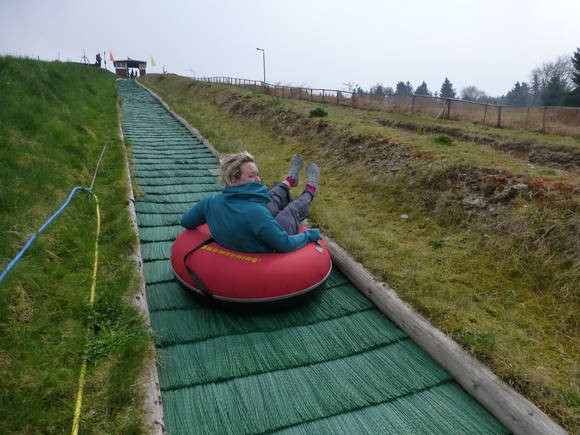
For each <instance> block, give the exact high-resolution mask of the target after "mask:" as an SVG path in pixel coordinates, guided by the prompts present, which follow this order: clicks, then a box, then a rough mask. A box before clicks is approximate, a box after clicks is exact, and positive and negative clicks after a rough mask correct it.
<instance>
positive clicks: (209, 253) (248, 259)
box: [171, 224, 332, 303]
mask: <svg viewBox="0 0 580 435" xmlns="http://www.w3.org/2000/svg"><path fill="white" fill-rule="evenodd" d="M305 229H306V228H304V227H303V228H302V229H301V231H304V230H305ZM171 266H172V268H173V273H174V274H175V276H176V277H177V279H178V280H179V281H180V282H181V284H182V285H184V286H185V287H187V288H189V289H190V290H193V291H194V292H197V293H199V294H202V295H205V296H207V297H209V298H211V299H215V300H218V301H226V302H242V303H248V302H249V303H262V302H275V301H281V300H286V299H289V298H293V297H296V296H299V295H304V294H305V293H308V292H310V291H312V290H315V289H317V288H319V287H320V286H322V285H323V284H324V283H325V281H326V279H327V278H328V276H329V275H330V272H331V270H332V261H331V259H330V253H329V252H328V249H327V247H326V245H325V244H324V241H322V240H319V241H318V242H316V243H314V242H312V243H308V244H307V245H306V246H304V247H303V248H301V249H298V250H297V251H292V252H287V253H274V254H254V253H247V252H238V251H232V250H231V249H227V248H224V247H222V246H220V245H218V244H217V243H216V242H214V241H213V240H211V235H210V232H209V228H208V226H207V224H205V225H201V226H199V227H197V228H195V229H193V230H184V231H182V232H181V233H180V234H179V235H178V236H177V238H176V240H175V242H174V243H173V246H172V248H171Z"/></svg>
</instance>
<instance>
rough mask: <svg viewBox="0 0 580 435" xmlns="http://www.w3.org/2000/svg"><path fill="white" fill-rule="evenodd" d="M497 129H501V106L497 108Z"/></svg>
mask: <svg viewBox="0 0 580 435" xmlns="http://www.w3.org/2000/svg"><path fill="white" fill-rule="evenodd" d="M497 128H501V106H498V107H497Z"/></svg>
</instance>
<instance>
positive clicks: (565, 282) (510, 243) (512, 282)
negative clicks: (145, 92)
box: [142, 75, 580, 431]
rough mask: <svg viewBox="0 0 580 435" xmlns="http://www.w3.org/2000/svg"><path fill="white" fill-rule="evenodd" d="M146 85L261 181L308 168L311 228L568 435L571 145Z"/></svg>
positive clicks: (573, 276) (572, 405)
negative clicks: (313, 194) (247, 158)
mask: <svg viewBox="0 0 580 435" xmlns="http://www.w3.org/2000/svg"><path fill="white" fill-rule="evenodd" d="M142 81H143V83H144V84H145V85H147V86H149V87H150V88H151V89H152V90H153V91H155V92H156V93H158V94H159V95H160V96H162V98H163V99H164V100H165V101H166V102H167V103H168V104H169V105H170V106H171V107H172V108H173V109H174V110H175V111H177V112H178V113H179V114H180V115H182V116H183V117H185V118H186V119H187V120H188V121H189V122H190V123H191V124H192V125H193V126H195V127H196V128H197V129H199V130H200V132H201V133H202V135H203V136H204V137H206V138H207V139H208V140H209V141H210V142H212V144H213V145H214V146H215V147H216V148H217V149H218V150H219V151H220V152H228V151H238V150H245V149H247V150H249V151H250V152H252V153H253V154H254V155H255V156H256V157H257V159H258V163H259V166H260V170H261V174H262V181H263V182H264V183H266V184H271V183H272V182H274V181H275V180H277V179H279V178H280V177H281V176H283V175H284V174H285V171H286V170H287V161H288V160H289V158H290V157H291V156H292V155H293V154H294V153H296V152H300V153H302V154H303V155H304V156H305V158H307V159H308V160H314V161H317V163H318V164H319V166H320V167H321V170H322V181H321V193H320V195H319V196H318V197H317V199H316V201H315V204H314V206H313V208H312V209H311V216H310V220H311V223H312V224H313V225H316V226H319V227H320V228H321V229H322V230H323V231H324V232H325V233H326V234H329V235H331V236H332V237H333V238H334V239H335V240H337V241H338V242H339V243H340V244H341V245H343V246H344V247H345V248H346V249H347V250H349V251H350V253H351V254H352V255H353V256H354V257H355V258H356V259H357V260H359V261H361V262H362V263H363V264H364V265H365V266H366V267H367V268H368V269H370V270H371V271H372V272H373V274H374V275H375V276H376V277H377V278H378V279H380V280H384V281H386V282H388V283H389V284H391V286H392V287H394V288H395V290H396V291H397V292H398V293H399V294H400V296H401V297H402V298H403V299H405V300H406V301H408V302H409V303H411V304H412V305H413V306H414V307H415V308H416V309H418V310H419V311H420V312H421V313H422V314H423V315H425V316H426V317H427V318H428V319H430V320H431V321H432V322H433V323H434V324H435V325H436V326H437V327H439V328H440V329H441V330H443V331H444V332H446V333H447V334H449V335H450V336H451V337H453V338H454V339H455V340H457V341H458V342H459V343H461V345H462V346H463V347H464V348H466V349H467V350H469V351H470V352H471V353H472V354H474V355H475V356H476V357H477V358H479V359H480V360H481V361H483V362H484V363H485V364H486V365H488V366H489V367H490V368H491V369H492V370H493V371H494V372H495V373H496V374H498V375H499V376H500V377H501V378H502V379H504V380H505V381H506V382H507V383H509V384H510V385H513V386H514V387H515V388H516V389H517V390H519V391H520V392H521V393H522V394H523V395H525V396H526V397H527V398H529V399H530V400H532V401H533V402H534V403H536V404H537V405H538V406H539V407H540V408H542V409H543V410H544V411H545V412H546V413H548V414H549V415H550V416H552V418H554V420H556V421H557V422H558V423H560V424H562V425H563V426H565V427H566V428H567V429H568V430H570V431H574V430H577V428H578V427H579V425H578V404H579V398H580V396H579V392H578V387H579V385H578V351H579V346H578V308H579V304H578V296H579V284H578V283H579V282H580V260H579V258H580V255H579V254H580V240H579V237H578V234H580V219H579V215H578V203H579V191H580V190H579V189H580V183H579V179H578V155H579V151H580V142H579V141H578V139H574V138H570V137H563V136H547V135H546V136H544V135H539V134H532V133H525V132H521V131H509V130H497V129H493V128H490V127H481V126H479V127H478V126H475V125H471V124H461V123H457V122H453V121H445V120H437V121H435V120H432V119H429V118H415V117H410V116H406V115H400V114H385V113H384V112H373V111H363V110H353V109H349V108H344V107H337V106H331V105H327V106H324V110H325V111H326V112H327V113H328V116H326V117H310V116H309V114H310V112H311V111H312V110H313V109H316V108H317V107H319V105H316V104H313V103H309V102H304V101H296V100H285V99H280V98H273V97H269V96H265V95H263V94H261V93H259V92H253V91H248V90H242V89H238V88H234V87H229V86H223V85H209V84H206V83H200V82H195V81H193V80H191V79H188V78H184V77H179V76H172V75H149V76H146V77H145V78H143V79H142Z"/></svg>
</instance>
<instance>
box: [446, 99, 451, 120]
mask: <svg viewBox="0 0 580 435" xmlns="http://www.w3.org/2000/svg"><path fill="white" fill-rule="evenodd" d="M447 119H451V98H447Z"/></svg>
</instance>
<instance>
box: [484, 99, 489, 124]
mask: <svg viewBox="0 0 580 435" xmlns="http://www.w3.org/2000/svg"><path fill="white" fill-rule="evenodd" d="M487 107H488V104H487V103H485V109H483V125H485V118H486V117H487Z"/></svg>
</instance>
